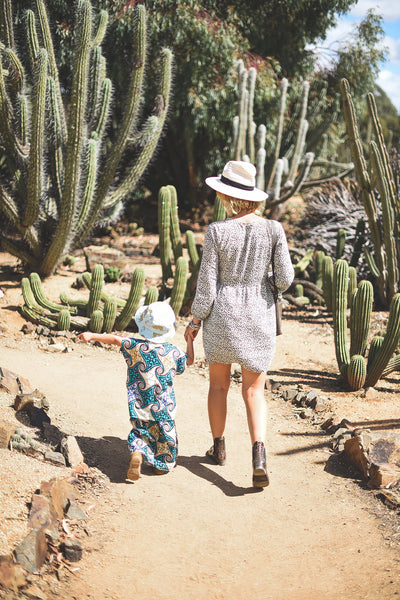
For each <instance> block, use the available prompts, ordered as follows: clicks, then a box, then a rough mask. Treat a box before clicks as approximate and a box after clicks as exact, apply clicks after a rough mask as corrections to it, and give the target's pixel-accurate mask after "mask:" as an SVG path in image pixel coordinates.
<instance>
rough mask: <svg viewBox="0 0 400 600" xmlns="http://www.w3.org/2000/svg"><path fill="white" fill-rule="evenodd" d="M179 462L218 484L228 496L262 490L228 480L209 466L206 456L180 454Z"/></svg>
mask: <svg viewBox="0 0 400 600" xmlns="http://www.w3.org/2000/svg"><path fill="white" fill-rule="evenodd" d="M177 464H178V466H179V467H185V469H187V470H188V471H190V472H191V473H193V474H194V475H197V477H201V478H202V479H205V480H206V481H209V482H210V483H212V484H213V485H216V486H217V487H218V488H219V489H220V490H221V491H222V492H223V493H224V494H225V495H226V496H230V497H235V496H244V495H245V494H258V493H259V492H262V489H261V488H254V487H250V488H247V487H240V486H237V485H235V484H234V483H232V481H227V480H226V479H224V478H223V477H221V475H219V474H218V473H216V472H215V471H213V469H210V468H209V467H208V466H207V465H208V464H211V463H209V461H208V459H207V457H205V456H178V461H177ZM215 466H216V465H215Z"/></svg>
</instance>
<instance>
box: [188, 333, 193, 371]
mask: <svg viewBox="0 0 400 600" xmlns="http://www.w3.org/2000/svg"><path fill="white" fill-rule="evenodd" d="M186 354H187V365H188V367H190V365H192V364H193V363H194V348H193V338H192V337H190V335H188V336H187V338H186Z"/></svg>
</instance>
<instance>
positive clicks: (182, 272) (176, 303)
mask: <svg viewBox="0 0 400 600" xmlns="http://www.w3.org/2000/svg"><path fill="white" fill-rule="evenodd" d="M188 271H189V265H188V260H187V258H186V257H184V256H180V257H179V258H178V260H177V261H176V267H175V276H174V285H173V287H172V292H171V300H170V305H171V308H172V310H173V311H174V313H175V314H176V315H179V312H180V310H181V308H182V302H183V298H184V296H185V290H186V284H187V276H188Z"/></svg>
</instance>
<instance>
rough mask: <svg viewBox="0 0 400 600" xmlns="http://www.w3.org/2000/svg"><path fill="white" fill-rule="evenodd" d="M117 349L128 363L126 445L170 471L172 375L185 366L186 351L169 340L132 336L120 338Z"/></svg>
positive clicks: (174, 445) (173, 445) (173, 439)
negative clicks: (127, 431) (127, 434)
mask: <svg viewBox="0 0 400 600" xmlns="http://www.w3.org/2000/svg"><path fill="white" fill-rule="evenodd" d="M121 352H122V354H123V356H124V358H125V361H126V363H127V365H128V378H127V384H126V385H127V390H128V408H129V417H130V420H131V424H132V430H131V432H130V434H129V436H128V444H129V449H130V451H131V452H135V451H139V452H141V453H142V454H143V457H144V459H145V461H146V462H147V463H149V464H150V465H153V466H154V467H156V468H157V469H159V470H160V471H170V470H171V469H173V467H174V466H175V463H176V457H177V454H178V439H177V434H176V427H175V414H176V401H175V393H174V388H173V378H174V376H175V375H176V374H180V373H183V371H184V370H185V368H186V364H187V355H186V354H185V353H184V352H182V350H180V349H179V348H177V347H176V346H174V345H172V344H169V343H166V342H164V343H156V342H153V341H149V340H144V339H136V338H124V340H123V341H122V346H121Z"/></svg>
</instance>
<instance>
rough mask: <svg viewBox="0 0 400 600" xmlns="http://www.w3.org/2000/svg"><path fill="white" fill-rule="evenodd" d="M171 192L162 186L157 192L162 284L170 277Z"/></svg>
mask: <svg viewBox="0 0 400 600" xmlns="http://www.w3.org/2000/svg"><path fill="white" fill-rule="evenodd" d="M170 214H171V190H170V189H169V187H168V186H163V187H162V188H160V190H159V192H158V236H159V246H160V260H161V268H162V277H163V282H164V284H165V282H166V281H167V280H168V279H169V278H170V277H172V266H171V252H172V250H171V238H170V229H171V220H170Z"/></svg>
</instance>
